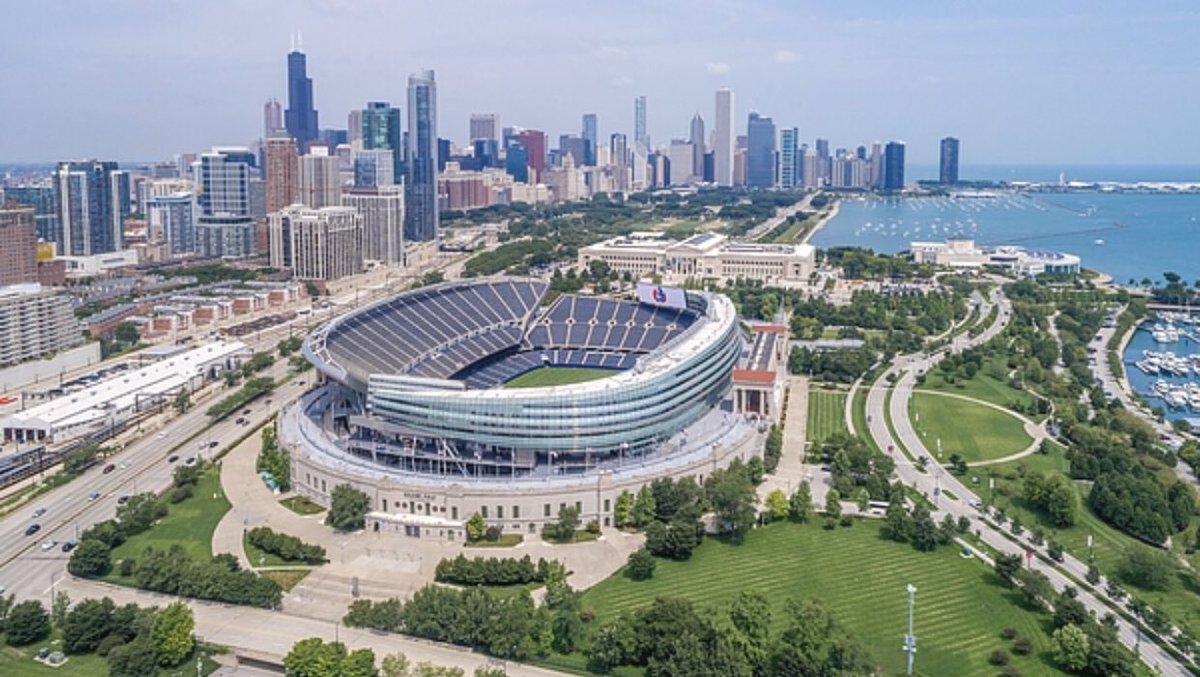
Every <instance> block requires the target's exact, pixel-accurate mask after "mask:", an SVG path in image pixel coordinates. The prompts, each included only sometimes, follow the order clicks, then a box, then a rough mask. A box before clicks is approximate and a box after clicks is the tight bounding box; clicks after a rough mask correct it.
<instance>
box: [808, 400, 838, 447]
mask: <svg viewBox="0 0 1200 677" xmlns="http://www.w3.org/2000/svg"><path fill="white" fill-rule="evenodd" d="M844 432H846V393H845V392H843V391H841V390H823V389H821V388H809V390H808V426H807V434H806V436H807V437H808V441H809V442H812V443H814V444H820V443H821V442H822V441H824V440H825V438H827V437H829V436H830V435H833V434H834V433H844Z"/></svg>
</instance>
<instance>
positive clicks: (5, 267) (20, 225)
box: [0, 202, 38, 287]
mask: <svg viewBox="0 0 1200 677" xmlns="http://www.w3.org/2000/svg"><path fill="white" fill-rule="evenodd" d="M37 281H38V270H37V221H36V220H35V218H34V210H33V207H27V206H25V205H19V204H17V203H16V202H8V203H7V204H0V287H4V286H6V285H10V284H25V283H29V282H37Z"/></svg>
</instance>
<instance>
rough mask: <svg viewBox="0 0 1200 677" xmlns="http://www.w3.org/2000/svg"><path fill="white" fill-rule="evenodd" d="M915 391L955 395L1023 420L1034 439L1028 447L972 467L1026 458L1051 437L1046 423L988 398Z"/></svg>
mask: <svg viewBox="0 0 1200 677" xmlns="http://www.w3.org/2000/svg"><path fill="white" fill-rule="evenodd" d="M913 393H914V394H919V395H936V396H937V397H953V398H955V399H958V400H964V401H966V402H971V403H973V404H978V405H981V406H984V407H990V408H992V409H995V410H996V411H999V412H1003V413H1005V414H1008V415H1009V416H1012V417H1013V418H1015V419H1017V420H1019V421H1021V424H1022V425H1023V426H1024V427H1025V434H1026V435H1029V437H1031V438H1032V439H1033V441H1032V442H1030V443H1029V446H1028V447H1026V448H1025V449H1023V450H1022V451H1018V452H1017V453H1015V454H1009V455H1008V456H1004V457H1002V458H993V459H991V460H988V461H976V462H974V463H971V464H969V465H970V467H972V468H976V467H979V466H981V465H997V464H999V463H1008V462H1009V461H1015V460H1017V459H1020V458H1024V457H1026V456H1028V455H1030V454H1032V453H1034V452H1036V451H1037V450H1038V448H1039V447H1041V446H1042V442H1043V441H1045V440H1048V439H1050V434H1049V433H1047V432H1046V426H1045V425H1044V424H1038V423H1036V422H1034V421H1033V419H1031V418H1029V417H1028V416H1025V415H1024V414H1021V413H1018V412H1015V411H1013V410H1012V409H1009V408H1008V407H1002V406H1000V405H998V404H996V403H995V402H988V401H987V400H981V399H979V398H977V397H971V396H969V395H962V394H959V393H944V392H942V391H940V390H925V389H923V388H915V389H914V390H913ZM942 465H943V466H948V465H949V464H946V463H943V464H942Z"/></svg>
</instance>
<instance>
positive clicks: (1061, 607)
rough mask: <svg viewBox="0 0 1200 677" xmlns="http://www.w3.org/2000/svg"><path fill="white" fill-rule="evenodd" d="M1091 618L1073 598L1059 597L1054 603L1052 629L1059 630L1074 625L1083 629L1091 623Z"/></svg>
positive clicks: (1081, 603) (1084, 608) (1080, 603)
mask: <svg viewBox="0 0 1200 677" xmlns="http://www.w3.org/2000/svg"><path fill="white" fill-rule="evenodd" d="M1091 620H1092V616H1091V614H1089V613H1088V610H1087V607H1085V606H1084V605H1083V602H1080V601H1079V600H1078V599H1075V598H1074V597H1068V596H1067V595H1065V594H1064V595H1059V596H1058V599H1057V600H1056V601H1055V602H1054V627H1056V628H1061V627H1064V626H1067V625H1076V626H1079V627H1081V628H1082V627H1085V626H1087V624H1088V623H1089V622H1091Z"/></svg>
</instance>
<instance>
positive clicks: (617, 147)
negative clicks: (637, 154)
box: [608, 132, 630, 190]
mask: <svg viewBox="0 0 1200 677" xmlns="http://www.w3.org/2000/svg"><path fill="white" fill-rule="evenodd" d="M626 138H627V137H626V136H625V135H624V134H622V133H620V132H614V133H613V135H612V136H610V137H609V141H608V155H609V158H611V160H610V161H611V162H612V163H613V166H614V167H615V168H616V169H615V170H614V172H613V188H615V189H616V190H629V183H630V176H629V148H628V142H627V141H626Z"/></svg>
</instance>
